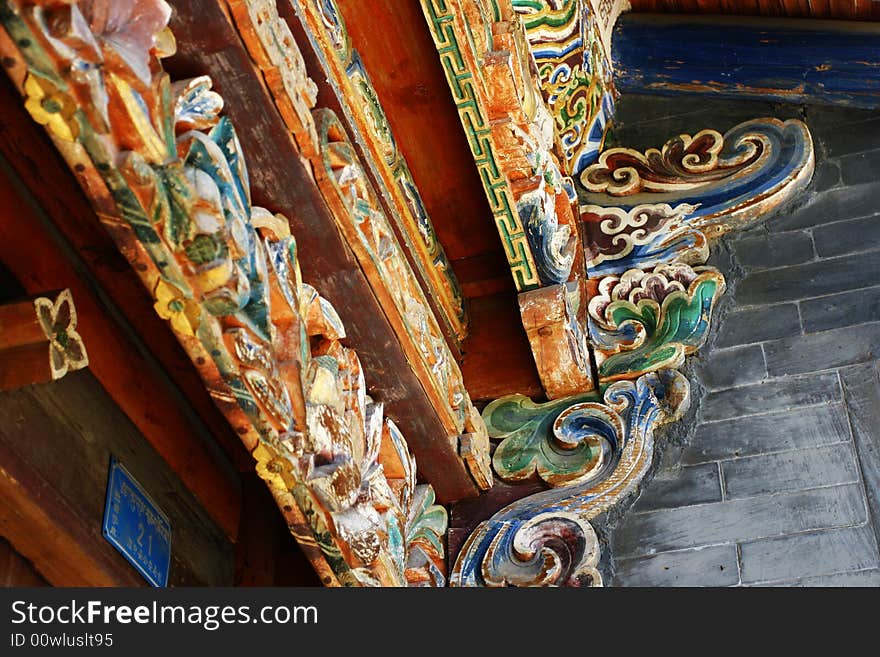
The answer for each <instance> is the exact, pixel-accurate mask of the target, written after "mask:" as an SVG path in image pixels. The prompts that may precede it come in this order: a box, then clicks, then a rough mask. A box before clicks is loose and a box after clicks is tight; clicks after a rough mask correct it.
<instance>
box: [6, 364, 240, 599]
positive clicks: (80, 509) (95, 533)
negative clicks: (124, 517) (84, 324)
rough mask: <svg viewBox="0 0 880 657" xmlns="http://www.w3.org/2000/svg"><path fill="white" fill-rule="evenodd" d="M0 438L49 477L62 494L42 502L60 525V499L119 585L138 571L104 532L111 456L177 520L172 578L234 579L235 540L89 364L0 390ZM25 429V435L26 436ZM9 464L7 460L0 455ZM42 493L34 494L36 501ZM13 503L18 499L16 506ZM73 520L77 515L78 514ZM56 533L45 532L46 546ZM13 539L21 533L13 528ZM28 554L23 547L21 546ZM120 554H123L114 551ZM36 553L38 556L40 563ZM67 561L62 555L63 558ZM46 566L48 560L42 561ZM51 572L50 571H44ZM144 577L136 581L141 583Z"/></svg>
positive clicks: (36, 473)
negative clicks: (110, 565)
mask: <svg viewBox="0 0 880 657" xmlns="http://www.w3.org/2000/svg"><path fill="white" fill-rule="evenodd" d="M0 417H3V418H4V420H5V421H4V423H3V425H2V427H0V440H2V442H3V443H4V445H5V446H6V448H7V449H8V450H9V451H10V452H12V454H13V455H14V456H10V460H11V461H18V462H19V463H20V464H21V465H22V467H25V468H27V469H29V470H30V471H31V476H33V477H36V478H39V479H40V480H41V481H44V482H45V483H46V485H47V486H48V487H49V488H50V489H51V490H52V494H53V495H57V496H58V497H59V498H60V501H59V502H57V503H52V504H49V505H47V506H45V507H44V512H45V514H46V516H47V517H48V518H49V519H50V520H51V521H52V522H53V523H54V524H56V525H57V526H61V527H63V526H64V522H65V521H64V520H63V519H62V518H61V517H60V516H59V514H58V513H57V511H56V506H64V507H66V508H68V509H69V510H70V513H71V514H72V515H73V516H75V518H76V519H77V520H78V522H79V524H80V526H81V527H82V529H83V530H84V531H85V532H86V536H87V539H83V540H85V542H84V544H83V545H82V548H81V549H83V550H84V551H88V552H94V553H96V554H104V555H105V558H106V559H107V560H108V561H109V562H112V563H114V564H119V566H118V568H117V567H116V566H114V567H113V569H112V571H113V572H114V573H116V574H115V575H114V577H116V578H117V579H116V581H115V582H114V583H115V584H117V585H119V584H128V583H129V581H130V578H128V577H124V576H122V575H121V574H120V573H119V572H117V571H121V572H125V571H126V570H130V571H131V572H132V573H134V570H133V569H132V568H131V567H130V566H128V564H127V562H125V560H124V559H123V558H122V556H121V555H119V554H118V553H117V552H116V551H115V549H114V548H112V547H111V546H110V545H109V543H107V542H106V541H105V540H104V538H103V536H102V533H101V524H102V519H103V514H104V501H105V496H106V491H107V473H108V466H109V462H110V456H111V455H113V456H115V457H116V458H118V459H119V460H120V461H121V462H122V463H123V465H125V467H126V468H127V469H128V470H129V471H130V472H131V473H132V475H133V476H134V477H135V479H136V480H137V481H138V482H139V483H140V484H141V485H142V486H143V487H144V490H145V491H146V492H147V494H148V495H149V497H150V498H151V499H152V500H153V501H154V502H155V503H156V504H157V505H158V506H159V508H160V509H161V510H162V511H163V512H164V513H165V514H166V515H167V516H168V518H169V520H170V522H171V526H172V528H173V529H172V561H171V573H170V576H169V584H171V585H178V586H185V585H213V586H222V585H230V584H231V583H232V574H233V550H232V543H231V541H229V540H228V539H227V538H226V537H225V536H224V535H223V532H222V531H221V529H220V528H219V527H218V526H217V524H216V523H215V522H214V521H213V520H212V519H211V518H210V517H209V516H208V514H207V513H206V512H205V509H204V507H203V506H202V505H201V504H200V503H199V502H198V501H197V500H196V499H195V497H194V496H193V495H192V493H191V492H190V491H189V490H187V488H186V486H185V484H184V483H183V482H182V481H181V480H180V478H179V477H177V475H175V474H174V472H173V471H172V470H171V468H170V467H169V466H168V464H167V463H165V462H164V461H163V460H162V458H161V456H160V455H159V454H157V453H156V451H155V450H154V449H153V448H152V447H151V446H150V444H149V443H148V442H147V441H146V440H145V439H144V437H143V436H142V435H141V434H140V432H139V431H138V430H137V428H136V427H135V426H134V425H133V424H132V423H131V421H130V420H129V419H128V418H127V417H126V416H125V415H124V414H123V413H122V411H120V410H119V408H118V407H117V406H116V404H115V403H114V402H113V400H112V399H111V398H110V396H109V395H108V394H107V392H106V391H105V390H104V389H103V388H102V387H101V384H100V383H99V382H98V380H97V379H96V378H95V377H94V376H93V375H92V374H91V373H90V372H89V371H88V370H81V371H78V372H73V373H70V374H68V375H67V376H66V377H64V378H63V379H60V380H58V381H56V382H54V383H49V384H43V385H37V386H28V387H26V388H21V389H19V390H15V391H12V392H6V393H3V394H2V395H0ZM23 436H27V440H22V437H23ZM2 463H3V464H4V465H3V467H4V468H5V467H6V460H5V459H4V460H3V461H2ZM37 499H38V498H34V500H37ZM14 508H15V509H16V510H18V509H20V508H21V506H19V505H16V506H15V507H14ZM70 522H74V520H73V519H71V520H70ZM53 535H54V533H53V532H51V531H49V532H46V533H44V534H43V536H42V539H43V543H44V549H49V546H50V545H51V544H52V543H53ZM8 537H9V538H10V540H12V541H13V542H14V543H17V542H20V541H22V540H23V539H22V537H21V535H20V532H16V533H14V534H8ZM19 551H21V552H22V553H23V554H26V556H28V557H31V555H28V554H27V553H26V552H25V550H23V549H21V548H20V549H19ZM116 557H118V558H116ZM31 558H34V561H35V563H38V561H37V559H36V558H35V557H31ZM62 563H63V560H62ZM39 568H40V570H41V571H43V572H46V568H47V566H46V565H45V564H40V565H39ZM46 576H47V577H49V575H48V573H47V574H46ZM58 577H63V575H58V574H55V575H53V576H52V577H49V578H50V581H52V583H53V584H56V585H74V584H86V583H87V580H86V579H77V578H83V577H85V574H83V573H80V574H78V575H77V576H76V577H75V578H72V579H69V580H67V581H58V579H57V578H58ZM135 577H136V578H137V579H138V580H140V576H139V575H136V574H135ZM142 583H143V582H138V584H142Z"/></svg>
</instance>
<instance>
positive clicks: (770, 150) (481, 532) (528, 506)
mask: <svg viewBox="0 0 880 657" xmlns="http://www.w3.org/2000/svg"><path fill="white" fill-rule="evenodd" d="M433 4H434V3H431V2H428V1H427V0H423V7H425V11H426V16H427V17H428V19H429V24H430V25H431V26H432V32H433V33H434V37H435V41H436V42H437V45H438V49H439V50H440V56H441V59H444V58H447V57H449V56H450V53H456V52H458V51H459V50H461V49H458V50H456V45H457V44H456V42H455V38H456V36H457V35H458V34H459V33H460V32H461V31H462V29H463V28H462V27H461V26H460V24H463V25H464V26H466V27H469V28H471V29H476V30H477V31H479V32H480V33H482V31H483V28H484V26H485V25H487V24H491V16H492V15H493V12H491V11H489V10H488V9H487V8H486V7H485V6H484V5H483V3H480V2H476V1H475V0H456V1H455V2H450V3H445V4H444V5H443V7H444V8H445V11H446V13H445V14H443V13H442V12H439V13H438V10H437V9H436V8H434V7H433ZM625 4H626V3H625V2H599V1H593V0H559V2H555V1H554V2H550V1H543V0H542V1H539V2H532V1H530V0H529V1H526V0H498V1H497V2H493V3H491V5H492V7H494V9H495V12H494V14H495V15H501V16H509V14H510V12H511V11H513V12H515V13H516V14H517V15H518V19H519V20H518V21H508V22H507V23H505V25H508V26H510V29H513V30H517V29H518V30H521V31H522V34H521V35H515V36H511V37H510V38H511V40H512V41H513V42H523V41H525V42H527V43H528V48H527V49H526V50H525V52H520V53H519V61H527V60H529V61H530V62H531V68H530V69H529V70H531V71H532V72H533V74H532V75H525V76H522V77H521V78H519V80H520V81H521V82H522V83H524V84H525V85H526V87H527V88H528V89H529V90H530V93H529V94H524V93H521V94H520V95H519V96H516V95H514V94H511V93H509V92H505V91H504V90H503V87H502V86H501V85H499V84H494V85H487V86H486V88H485V91H484V93H483V94H479V93H478V94H474V96H473V98H468V99H467V100H468V103H467V107H468V110H467V112H462V119H463V122H464V121H466V120H467V117H468V116H469V115H470V112H471V111H481V110H482V111H484V112H485V113H486V114H487V115H488V116H491V117H493V118H494V119H495V120H500V119H504V121H503V122H508V123H509V122H510V119H509V117H514V116H517V112H522V111H523V108H525V107H526V106H527V105H528V103H523V102H522V101H523V100H524V99H532V101H531V105H530V106H535V107H537V108H539V110H540V109H541V108H543V110H544V111H545V112H546V113H547V114H548V115H549V117H550V119H551V120H550V121H549V122H547V123H546V124H545V123H544V122H542V121H541V120H540V119H538V118H537V117H540V116H541V115H542V113H541V112H540V111H533V112H532V113H531V114H530V116H531V117H533V119H532V126H540V125H549V126H551V127H552V128H553V134H552V135H551V136H549V137H547V138H545V139H544V140H543V141H540V142H529V141H528V140H526V139H523V138H520V139H519V140H518V141H517V140H504V139H503V135H502V134H500V133H499V132H498V131H497V130H493V131H492V137H493V138H494V139H495V141H494V142H493V143H494V144H495V146H496V152H503V153H504V160H503V162H504V163H505V164H508V163H510V162H517V161H531V162H535V161H546V162H553V163H560V164H561V166H560V167H559V169H558V170H557V171H558V176H559V177H558V180H559V181H561V183H562V184H564V183H565V181H566V174H567V175H571V176H573V177H574V182H573V187H574V188H575V189H576V190H577V197H578V198H577V211H578V221H577V224H578V225H577V229H578V230H577V231H575V232H576V234H577V235H579V239H578V240H576V241H575V244H576V245H577V246H576V248H577V251H576V252H575V253H574V254H573V257H572V258H571V263H572V266H571V267H569V268H567V269H566V270H565V271H566V272H567V273H566V275H565V276H559V277H557V278H555V279H554V278H553V277H550V276H547V275H545V273H544V272H546V271H548V269H549V268H548V265H549V264H550V263H552V262H553V257H552V255H553V251H552V250H551V249H548V248H545V246H546V245H548V244H551V243H553V244H556V245H557V250H556V252H555V253H556V254H557V257H556V260H558V259H559V258H558V254H560V253H565V252H566V251H565V250H564V248H563V249H559V248H558V246H559V245H560V244H563V243H564V241H565V240H564V238H565V235H564V234H563V230H562V229H563V227H564V228H565V229H567V228H569V227H570V222H569V221H568V218H567V212H568V210H567V208H566V207H565V205H564V204H558V205H557V209H556V210H549V211H545V212H537V211H530V209H529V206H528V200H529V197H528V196H527V195H523V196H517V195H516V192H515V190H517V188H518V187H517V185H518V184H519V183H518V181H517V179H516V177H515V175H512V173H513V171H512V170H511V169H510V168H509V167H508V168H506V169H505V168H504V167H501V170H502V171H503V172H504V173H505V175H506V181H507V182H508V186H509V188H510V189H511V190H512V194H513V195H514V198H516V199H517V203H518V207H519V208H520V209H521V210H522V212H521V219H522V225H523V228H524V231H525V232H526V234H527V236H528V237H529V241H528V244H529V246H530V247H531V255H532V258H533V262H534V263H535V267H536V271H538V272H539V274H540V275H539V280H540V286H539V287H537V288H534V287H528V286H521V287H519V290H520V295H519V307H520V312H521V315H522V319H523V325H524V328H525V330H526V333H527V336H528V338H529V342H530V345H531V347H532V352H533V355H534V357H535V363H536V365H537V369H538V373H539V375H540V378H541V383H542V385H543V387H544V391H545V394H546V397H547V398H548V399H550V400H552V401H548V402H546V403H545V404H535V403H534V402H532V401H531V400H529V399H527V398H525V397H522V396H510V397H505V398H502V399H499V400H496V401H495V402H492V403H491V404H489V406H487V407H486V409H485V410H484V412H483V417H484V420H485V422H486V425H487V427H488V430H489V436H490V438H491V439H493V441H496V447H495V450H494V453H493V459H492V465H493V469H494V471H495V473H496V475H497V476H498V477H499V478H501V479H503V480H505V481H508V482H514V483H515V482H521V481H527V480H530V481H535V480H537V481H541V482H543V483H544V484H545V485H547V486H549V487H550V488H551V489H550V490H547V491H545V492H543V493H539V494H536V495H533V496H530V497H526V498H523V499H521V500H519V501H517V502H514V503H513V504H511V505H509V506H508V507H506V508H505V509H503V510H501V511H499V512H498V513H497V514H495V515H494V516H492V517H491V518H490V519H488V520H486V521H485V522H483V523H482V524H481V525H480V526H479V527H478V529H477V530H476V531H475V532H474V533H473V534H472V536H471V537H470V538H469V539H468V541H467V543H466V544H465V546H464V548H463V549H462V551H461V552H460V553H459V556H458V558H457V561H456V565H455V568H454V570H453V574H452V583H453V584H454V585H462V586H504V585H516V586H520V585H546V584H556V585H581V584H585V583H587V584H594V585H595V584H598V583H600V581H601V578H600V577H599V576H598V572H597V571H596V565H597V563H598V558H599V549H598V542H597V541H596V537H595V533H594V532H593V529H592V527H591V526H590V524H589V520H590V519H591V518H593V517H595V516H596V515H598V514H599V513H602V512H603V511H605V510H607V509H608V508H609V507H610V506H611V505H613V504H616V503H617V502H619V501H621V500H622V499H624V498H625V497H626V496H627V495H628V494H629V493H630V492H631V491H633V490H635V488H636V486H637V485H638V483H639V481H640V480H641V478H642V477H643V475H644V474H645V472H646V471H647V469H648V467H649V466H650V463H651V459H652V450H653V438H652V435H653V433H652V432H653V428H654V427H655V426H657V425H659V424H661V423H663V422H666V421H671V420H674V419H676V418H677V417H679V415H680V414H681V412H682V411H683V409H684V408H685V406H686V400H687V398H688V382H687V380H686V379H685V378H684V377H683V376H682V375H681V374H679V373H678V372H677V371H676V368H678V367H680V366H681V365H682V364H683V362H684V359H685V358H686V357H687V356H688V355H690V354H692V353H694V352H695V351H696V350H697V349H698V348H699V347H700V346H701V345H702V344H703V343H704V341H705V339H706V336H707V333H708V330H709V327H710V324H711V319H712V312H713V310H714V308H715V305H716V303H717V301H718V299H719V298H720V296H721V295H722V294H723V293H724V289H725V281H724V278H723V276H722V275H721V274H720V272H718V271H717V270H715V269H713V268H711V267H707V266H705V263H706V261H707V258H708V257H709V249H710V246H711V244H712V242H713V241H714V240H716V239H718V238H719V237H721V236H722V235H724V234H725V233H727V232H728V231H731V230H736V229H742V228H745V227H748V226H750V225H752V224H753V223H755V222H756V221H758V220H759V219H761V218H762V217H764V216H766V215H767V214H768V213H770V212H771V211H772V210H774V209H775V208H777V207H779V206H780V205H782V204H783V203H785V202H786V201H788V200H790V199H791V198H792V197H793V196H794V195H795V194H797V193H798V192H799V191H800V190H802V189H803V188H804V187H805V186H806V185H807V183H808V182H809V180H810V178H811V176H812V173H813V167H814V154H813V144H812V140H811V137H810V134H809V131H808V130H807V128H806V126H805V125H804V124H803V123H802V122H800V121H785V122H782V121H778V120H776V119H756V120H753V121H747V122H745V123H742V124H740V125H738V126H736V127H734V128H732V129H731V130H729V131H728V132H727V133H726V134H724V135H722V134H720V133H719V132H717V131H714V130H702V131H700V132H698V133H696V134H694V135H693V136H690V135H680V136H678V137H675V138H673V139H670V140H669V141H668V142H667V143H666V144H665V145H664V146H663V147H662V148H659V149H650V150H648V151H646V152H644V153H640V152H637V151H634V150H632V149H626V148H611V149H607V150H603V148H602V146H603V143H604V137H605V132H606V130H607V127H608V122H609V120H610V116H611V111H612V105H613V101H614V95H615V93H614V85H613V77H612V66H611V55H610V34H611V27H612V26H613V23H614V20H615V19H616V17H617V15H618V14H619V13H620V11H621V10H622V9H623V8H624V5H625ZM487 17H488V18H487ZM496 20H497V18H496ZM441 28H442V29H441ZM477 43H478V44H479V40H478V41H477ZM472 49H473V48H472ZM464 50H465V55H463V56H460V57H457V58H456V59H455V61H456V62H457V63H458V65H459V66H463V67H464V68H465V69H466V70H465V71H464V73H461V74H458V75H457V76H455V80H453V79H452V76H450V86H451V87H452V88H453V94H454V95H455V94H456V87H455V82H456V81H458V80H460V79H462V76H463V75H469V76H470V78H469V79H474V80H477V81H479V80H480V79H481V75H482V73H481V71H482V69H486V70H490V69H491V68H492V66H491V62H489V61H488V60H487V62H486V63H485V64H480V62H479V58H473V57H469V56H466V55H467V49H464ZM474 61H476V62H477V63H476V65H475V64H474ZM526 68H529V67H520V70H524V69H526ZM453 70H457V69H455V68H448V71H450V72H451V71H453ZM455 97H456V100H457V101H459V96H458V95H456V96H455ZM517 99H518V101H519V102H517ZM461 100H465V99H464V98H463V97H462V98H461ZM473 104H475V105H476V110H471V105H473ZM459 107H460V109H461V108H463V107H465V104H464V103H462V102H459ZM499 107H501V108H504V109H505V110H506V112H507V114H506V115H505V114H504V113H503V112H499V111H498V109H497V108H499ZM466 130H467V126H466ZM533 134H536V133H533ZM502 147H503V150H502ZM478 164H479V162H478ZM544 207H545V209H546V208H549V204H547V205H545V206H544ZM502 228H503V224H499V230H502ZM542 235H546V236H549V237H550V239H548V240H546V241H542V240H541V239H539V237H540V236H542ZM502 236H503V232H502ZM627 395H629V396H630V397H627ZM624 397H627V398H632V399H633V400H635V401H632V402H631V407H632V408H638V409H639V411H637V412H630V411H627V410H626V408H629V407H627V406H626V404H623V406H621V404H622V403H623V402H621V399H623V398H624Z"/></svg>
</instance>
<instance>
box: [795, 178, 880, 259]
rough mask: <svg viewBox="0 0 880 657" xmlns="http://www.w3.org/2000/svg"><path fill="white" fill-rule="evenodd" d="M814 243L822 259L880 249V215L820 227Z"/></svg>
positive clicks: (814, 235) (814, 233)
mask: <svg viewBox="0 0 880 657" xmlns="http://www.w3.org/2000/svg"><path fill="white" fill-rule="evenodd" d="M878 191H880V190H878ZM878 207H880V206H878ZM795 234H796V235H797V234H798V233H795ZM813 243H814V244H815V245H816V254H817V255H818V256H819V257H820V258H830V257H834V256H840V255H846V254H849V253H861V252H863V251H870V250H872V249H880V215H874V216H871V217H862V218H861V219H852V220H849V221H839V222H836V223H833V224H826V225H824V226H818V227H817V228H816V229H814V230H813ZM780 264H784V263H780Z"/></svg>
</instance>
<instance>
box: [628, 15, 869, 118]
mask: <svg viewBox="0 0 880 657" xmlns="http://www.w3.org/2000/svg"><path fill="white" fill-rule="evenodd" d="M613 57H614V71H615V85H616V86H617V88H618V90H620V91H621V92H623V93H625V92H627V91H629V92H633V93H657V94H664V95H676V94H680V93H703V94H711V95H714V96H719V97H726V98H737V99H740V100H741V99H743V98H760V99H761V100H777V101H782V102H789V103H790V102H807V101H809V102H811V103H826V104H834V105H847V106H851V107H864V108H877V107H880V25H876V24H851V23H825V22H823V23H818V22H815V23H814V22H811V21H768V20H766V19H763V20H758V21H755V20H750V19H714V20H710V19H699V18H696V17H688V18H687V19H684V20H683V19H682V17H681V16H677V17H675V21H672V20H670V19H667V18H660V17H654V16H651V17H647V16H639V15H628V16H624V17H623V18H621V19H620V20H619V21H618V24H617V27H616V28H615V31H614V53H613Z"/></svg>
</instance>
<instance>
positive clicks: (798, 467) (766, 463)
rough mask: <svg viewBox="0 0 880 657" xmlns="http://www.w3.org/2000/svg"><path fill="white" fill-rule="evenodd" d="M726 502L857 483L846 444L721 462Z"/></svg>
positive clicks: (857, 472)
mask: <svg viewBox="0 0 880 657" xmlns="http://www.w3.org/2000/svg"><path fill="white" fill-rule="evenodd" d="M721 472H722V477H723V479H724V492H725V495H726V497H727V498H728V499H736V498H739V497H752V496H754V495H766V494H768V493H778V492H782V491H790V490H804V489H808V488H818V487H820V486H830V485H835V484H852V483H857V482H858V481H859V468H858V465H857V464H856V459H855V455H854V454H853V451H852V448H851V447H850V444H849V442H846V443H838V444H836V445H831V446H827V447H811V448H809V449H801V450H796V451H793V452H777V453H775V454H764V455H761V456H751V457H748V458H739V459H735V460H732V461H723V462H722V463H721Z"/></svg>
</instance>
